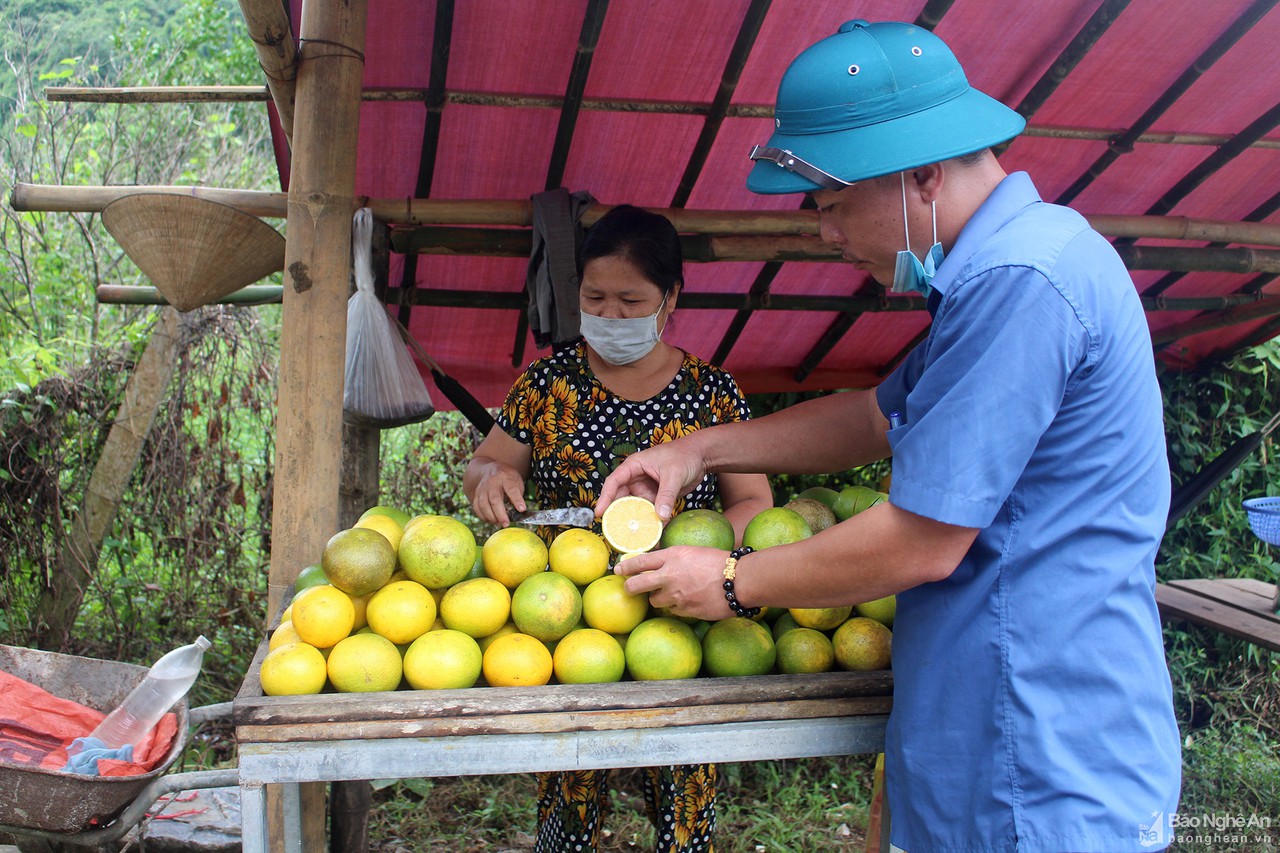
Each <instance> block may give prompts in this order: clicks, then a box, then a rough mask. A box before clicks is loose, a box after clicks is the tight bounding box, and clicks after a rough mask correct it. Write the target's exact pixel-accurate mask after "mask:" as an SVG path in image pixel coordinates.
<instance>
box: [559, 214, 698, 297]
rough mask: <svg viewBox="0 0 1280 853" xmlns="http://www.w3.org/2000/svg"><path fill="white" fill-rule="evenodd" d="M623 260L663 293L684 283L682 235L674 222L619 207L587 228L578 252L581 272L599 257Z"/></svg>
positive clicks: (659, 215) (663, 217)
mask: <svg viewBox="0 0 1280 853" xmlns="http://www.w3.org/2000/svg"><path fill="white" fill-rule="evenodd" d="M611 257H617V258H623V259H625V260H627V261H629V262H630V263H631V264H632V265H633V266H634V267H635V268H636V269H638V270H639V271H640V274H641V275H643V276H644V277H645V278H646V279H648V280H649V281H651V282H653V283H654V284H655V285H657V287H658V289H659V290H661V291H662V292H663V293H664V294H667V293H670V292H671V291H672V290H674V289H675V287H676V286H677V285H680V284H683V282H684V255H683V253H682V252H681V249H680V235H679V234H677V233H676V228H675V226H674V225H672V224H671V220H669V219H667V218H666V217H665V216H662V215H661V214H657V213H651V212H649V211H647V210H642V209H641V208H639V207H633V206H632V205H629V204H620V205H618V206H617V207H615V208H613V209H612V210H610V211H609V212H608V213H606V214H605V215H604V216H602V217H600V219H599V220H598V221H597V222H596V224H594V225H592V226H591V227H590V228H589V229H587V234H586V236H585V237H584V238H583V240H582V249H581V250H580V251H579V253H578V273H579V274H581V273H582V270H583V269H584V268H585V267H586V265H587V262H589V261H594V260H595V259H596V258H611Z"/></svg>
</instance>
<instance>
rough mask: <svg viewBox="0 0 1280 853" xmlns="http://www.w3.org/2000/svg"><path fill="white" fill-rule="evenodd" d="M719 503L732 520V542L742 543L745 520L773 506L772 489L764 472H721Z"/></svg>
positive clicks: (747, 520) (745, 525)
mask: <svg viewBox="0 0 1280 853" xmlns="http://www.w3.org/2000/svg"><path fill="white" fill-rule="evenodd" d="M719 482H720V505H721V506H722V507H724V514H725V516H726V517H727V518H728V519H729V521H731V522H733V534H734V542H735V543H736V544H738V545H741V544H742V531H743V530H745V529H746V527H747V522H749V521H750V520H751V519H753V518H755V517H756V515H758V514H759V513H761V512H764V511H765V510H766V509H769V507H771V506H773V489H771V488H770V487H769V479H768V478H767V477H765V475H764V474H721V475H719Z"/></svg>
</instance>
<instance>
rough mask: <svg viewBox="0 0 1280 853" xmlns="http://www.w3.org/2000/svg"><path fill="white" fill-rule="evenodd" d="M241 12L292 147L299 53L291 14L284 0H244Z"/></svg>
mask: <svg viewBox="0 0 1280 853" xmlns="http://www.w3.org/2000/svg"><path fill="white" fill-rule="evenodd" d="M240 13H241V14H242V15H243V16H244V23H245V26H246V27H248V30H249V38H250V40H251V41H253V47H254V50H255V51H256V52H257V54H258V64H259V65H260V66H262V73H263V74H264V75H266V78H267V90H268V91H269V92H270V93H271V100H272V102H274V103H275V106H276V114H277V115H278V116H279V118H280V128H281V130H283V131H284V137H285V139H286V140H287V141H288V143H289V148H290V149H292V148H293V112H294V101H295V99H296V98H297V91H298V86H297V75H298V68H297V66H298V54H297V49H296V48H295V47H294V43H293V27H292V26H291V25H290V23H289V15H288V13H287V12H286V11H285V6H284V4H283V3H281V2H280V0H240Z"/></svg>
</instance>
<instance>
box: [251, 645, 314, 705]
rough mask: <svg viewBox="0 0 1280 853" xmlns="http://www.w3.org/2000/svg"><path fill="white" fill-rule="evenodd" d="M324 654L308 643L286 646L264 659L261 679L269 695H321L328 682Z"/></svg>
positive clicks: (260, 674) (259, 674) (273, 651)
mask: <svg viewBox="0 0 1280 853" xmlns="http://www.w3.org/2000/svg"><path fill="white" fill-rule="evenodd" d="M328 676H329V673H328V669H327V668H326V665H325V660H324V655H322V654H321V653H320V650H319V649H317V648H316V647H315V646H312V645H310V644H308V643H285V644H284V645H283V646H280V647H279V648H276V649H273V650H271V651H269V652H268V653H267V656H266V657H264V658H263V659H262V668H261V670H259V672H258V678H259V679H260V680H261V682H262V692H263V693H265V694H266V695H268V696H305V695H308V694H311V693H319V692H320V691H321V690H323V689H324V685H325V682H326V681H327V680H328Z"/></svg>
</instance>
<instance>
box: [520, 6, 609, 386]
mask: <svg viewBox="0 0 1280 853" xmlns="http://www.w3.org/2000/svg"><path fill="white" fill-rule="evenodd" d="M608 11H609V0H590V2H588V3H587V11H586V12H585V13H584V14H583V16H582V29H581V30H579V31H578V48H577V50H575V51H574V54H573V67H572V68H571V69H570V70H569V82H568V84H567V85H566V86H565V91H564V101H563V103H562V105H561V107H560V123H559V124H558V125H556V140H555V143H554V144H553V145H552V146H551V158H550V160H549V161H548V162H547V180H546V182H545V183H544V184H543V187H544V188H545V189H548V190H553V189H555V188H557V187H559V186H560V185H561V183H562V182H563V181H564V170H565V166H566V165H567V164H568V162H569V150H570V149H571V148H572V147H573V132H574V129H575V128H576V127H577V125H578V113H579V111H581V109H582V93H583V92H585V91H586V89H587V78H588V77H590V76H591V61H592V59H594V58H595V54H596V43H597V42H599V41H600V31H601V30H602V29H604V18H605V13H606V12H608ZM530 251H532V246H531V247H530V249H529V250H526V251H525V254H526V255H528V254H529V252H530ZM528 335H529V323H528V318H527V317H526V318H523V319H521V320H518V321H517V322H516V334H515V338H514V340H513V341H512V343H511V364H512V365H514V366H519V364H520V363H521V362H522V361H523V360H524V342H525V339H526V338H527V337H528Z"/></svg>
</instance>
